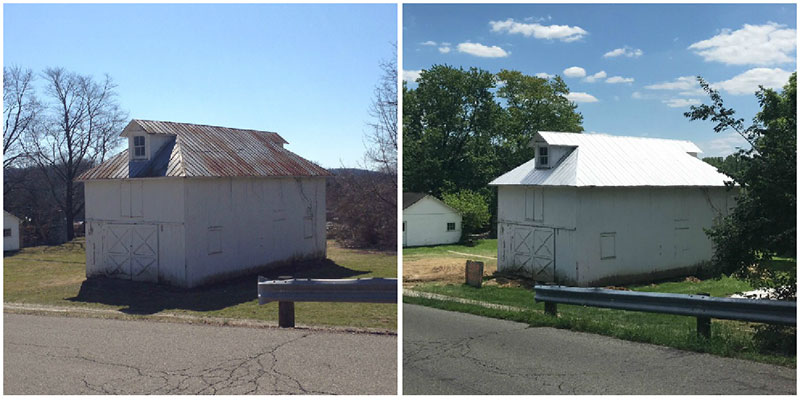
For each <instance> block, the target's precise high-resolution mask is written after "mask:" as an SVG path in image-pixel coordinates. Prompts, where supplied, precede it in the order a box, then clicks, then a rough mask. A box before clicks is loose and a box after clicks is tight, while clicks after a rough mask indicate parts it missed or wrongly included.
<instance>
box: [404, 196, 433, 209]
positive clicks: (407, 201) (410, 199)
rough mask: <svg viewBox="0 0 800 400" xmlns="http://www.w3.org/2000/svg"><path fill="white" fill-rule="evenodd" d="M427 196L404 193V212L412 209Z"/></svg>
mask: <svg viewBox="0 0 800 400" xmlns="http://www.w3.org/2000/svg"><path fill="white" fill-rule="evenodd" d="M425 196H427V194H425V193H415V192H403V210H405V209H406V208H408V207H411V206H412V205H414V203H416V202H418V201H420V200H422V198H423V197H425Z"/></svg>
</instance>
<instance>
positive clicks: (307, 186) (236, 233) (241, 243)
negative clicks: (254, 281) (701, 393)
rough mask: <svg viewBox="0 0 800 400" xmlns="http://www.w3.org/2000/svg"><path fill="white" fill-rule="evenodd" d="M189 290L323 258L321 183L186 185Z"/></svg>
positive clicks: (216, 182) (235, 181)
mask: <svg viewBox="0 0 800 400" xmlns="http://www.w3.org/2000/svg"><path fill="white" fill-rule="evenodd" d="M185 188H186V193H185V198H186V199H196V201H188V202H187V204H186V264H187V266H188V269H187V274H188V285H189V286H190V287H193V286H198V285H201V284H205V283H209V282H212V281H214V280H217V279H224V278H226V277H231V276H234V275H239V274H242V273H245V272H246V271H250V270H255V269H258V268H260V267H264V266H266V265H269V264H272V263H278V262H284V261H290V260H292V259H299V258H324V257H325V256H326V244H325V239H326V237H325V179H324V178H297V179H295V178H218V179H215V178H210V179H190V180H187V181H186V186H185Z"/></svg>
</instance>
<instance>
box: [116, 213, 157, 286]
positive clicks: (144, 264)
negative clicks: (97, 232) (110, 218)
mask: <svg viewBox="0 0 800 400" xmlns="http://www.w3.org/2000/svg"><path fill="white" fill-rule="evenodd" d="M103 263H104V267H105V271H106V275H108V276H110V277H113V278H121V279H131V280H135V281H144V282H158V227H157V226H156V225H132V224H108V225H106V227H105V229H104V231H103Z"/></svg>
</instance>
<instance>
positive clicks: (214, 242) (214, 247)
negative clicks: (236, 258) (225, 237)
mask: <svg viewBox="0 0 800 400" xmlns="http://www.w3.org/2000/svg"><path fill="white" fill-rule="evenodd" d="M207 238H208V254H219V253H222V227H221V226H209V227H208V234H207Z"/></svg>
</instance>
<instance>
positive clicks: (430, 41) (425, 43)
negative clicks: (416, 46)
mask: <svg viewBox="0 0 800 400" xmlns="http://www.w3.org/2000/svg"><path fill="white" fill-rule="evenodd" d="M420 44H421V45H423V46H436V42H434V41H433V40H428V41H427V42H422V43H420Z"/></svg>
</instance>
